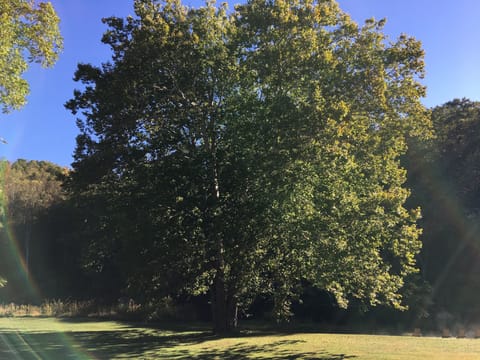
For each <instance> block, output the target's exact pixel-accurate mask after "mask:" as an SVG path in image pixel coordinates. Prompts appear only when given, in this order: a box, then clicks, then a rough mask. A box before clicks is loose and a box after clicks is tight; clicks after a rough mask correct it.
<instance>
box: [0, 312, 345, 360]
mask: <svg viewBox="0 0 480 360" xmlns="http://www.w3.org/2000/svg"><path fill="white" fill-rule="evenodd" d="M68 322H69V321H66V323H68ZM74 323H75V324H79V323H80V322H79V321H75V322H74ZM88 324H89V322H85V327H82V329H83V330H81V331H78V330H75V329H74V328H73V330H72V329H70V328H69V327H68V324H66V327H65V329H66V331H59V330H48V331H47V330H46V331H38V330H37V331H22V330H21V331H16V330H9V329H0V359H26V360H29V359H36V360H38V359H114V358H123V359H176V360H187V359H197V360H207V359H222V360H223V359H225V360H237V359H248V358H250V357H252V358H253V357H254V358H255V359H272V358H274V359H279V360H287V359H291V360H294V359H304V360H340V359H353V358H355V356H352V355H346V354H332V353H329V352H328V351H321V352H315V353H313V352H307V351H302V350H300V351H299V350H298V349H301V343H303V342H304V341H302V340H289V339H284V340H282V337H281V335H280V337H279V338H276V339H273V341H272V342H270V343H268V342H267V343H265V344H263V343H262V344H258V345H257V344H255V343H252V341H250V342H248V341H247V338H248V337H251V336H260V337H261V336H262V335H263V336H267V335H270V334H265V333H263V332H258V333H255V334H251V333H250V334H239V335H238V336H236V337H235V338H231V339H224V340H229V341H230V340H231V341H230V342H227V343H226V344H225V343H223V344H219V343H217V342H215V341H216V340H219V341H221V340H222V339H221V338H219V337H216V336H214V335H212V333H211V332H209V331H208V330H206V329H205V328H204V327H201V328H192V327H179V326H169V327H162V328H161V329H159V328H157V327H144V326H141V327H138V326H136V325H135V324H125V326H122V327H121V328H120V329H115V328H114V329H112V330H102V329H100V330H93V329H92V331H90V330H87V331H85V330H84V329H85V328H86V329H88ZM69 329H70V330H69ZM277 335H278V334H277ZM242 339H244V340H242ZM278 339H280V340H278ZM295 345H300V346H298V347H295Z"/></svg>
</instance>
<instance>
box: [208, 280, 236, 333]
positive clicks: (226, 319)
mask: <svg viewBox="0 0 480 360" xmlns="http://www.w3.org/2000/svg"><path fill="white" fill-rule="evenodd" d="M212 290H213V291H212V317H213V328H214V332H215V334H218V335H225V334H229V333H232V332H234V331H235V330H236V329H237V326H238V305H237V299H236V297H234V296H229V295H228V291H227V289H226V284H225V279H224V277H223V275H222V271H219V272H217V276H215V279H214V283H213V289H212Z"/></svg>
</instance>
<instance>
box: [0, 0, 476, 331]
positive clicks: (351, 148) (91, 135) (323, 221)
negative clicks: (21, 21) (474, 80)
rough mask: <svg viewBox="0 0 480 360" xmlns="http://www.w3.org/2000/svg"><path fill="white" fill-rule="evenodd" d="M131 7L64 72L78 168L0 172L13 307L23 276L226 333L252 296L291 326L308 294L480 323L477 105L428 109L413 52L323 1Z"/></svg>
mask: <svg viewBox="0 0 480 360" xmlns="http://www.w3.org/2000/svg"><path fill="white" fill-rule="evenodd" d="M134 9H135V14H136V15H135V16H134V17H128V18H126V19H121V18H115V17H112V18H108V19H104V22H105V23H106V24H107V25H108V28H109V29H108V30H107V31H106V32H105V34H104V36H103V39H102V42H103V43H105V44H106V45H108V46H110V48H111V51H112V58H111V59H110V60H109V61H108V62H106V63H104V64H102V65H101V66H95V65H91V64H79V66H78V69H77V71H76V73H75V80H76V81H78V82H79V84H80V89H79V90H75V92H74V96H73V98H72V99H71V100H70V101H68V102H67V104H66V107H67V109H69V110H70V111H71V112H72V113H73V114H74V115H75V116H76V121H77V125H78V128H79V135H78V137H77V146H76V150H75V154H74V162H73V164H72V169H69V170H68V171H66V170H62V169H60V168H58V167H57V166H55V165H53V164H49V163H45V162H26V161H17V162H15V163H13V164H9V163H7V162H5V163H4V164H3V168H2V169H3V170H2V174H3V178H4V182H5V184H6V185H5V191H4V194H3V197H4V202H3V204H4V206H3V207H4V211H3V213H4V223H5V224H6V225H7V226H4V229H7V230H9V229H10V230H12V233H13V234H15V237H16V240H17V242H16V243H17V244H22V245H20V247H19V252H20V253H21V254H22V256H23V259H24V263H25V264H24V268H25V279H23V280H21V279H18V280H12V281H10V279H9V277H10V278H12V275H11V274H13V273H15V271H14V270H13V269H14V268H15V264H11V265H9V262H10V263H11V262H12V261H17V259H16V258H15V257H11V256H10V257H8V255H5V256H7V259H5V261H4V262H3V264H5V266H6V270H5V274H6V275H5V277H6V278H7V280H8V281H10V282H9V284H7V286H6V287H4V288H3V289H2V290H1V291H2V292H3V294H4V296H5V297H6V298H8V297H10V298H12V297H13V298H14V297H18V296H19V294H22V292H21V291H18V290H12V289H14V286H19V287H20V288H22V289H28V286H24V285H25V284H26V285H28V281H29V276H36V277H37V279H36V281H37V283H38V284H40V287H41V288H42V291H44V292H45V294H48V296H78V297H82V296H83V297H89V296H91V297H97V298H103V299H107V300H108V299H109V300H110V301H114V299H116V298H118V297H120V296H123V295H127V296H131V297H132V298H135V299H138V301H140V302H145V301H149V300H152V299H161V298H165V297H171V298H174V299H177V300H178V301H193V299H195V298H199V297H203V298H205V297H206V298H208V299H209V300H208V302H209V304H210V307H211V310H212V312H211V314H212V320H213V324H214V328H215V331H217V332H219V333H222V332H227V331H230V330H232V329H234V328H235V327H236V324H237V319H238V317H239V314H240V315H242V314H244V313H245V312H247V311H249V309H251V307H252V304H255V302H256V301H258V299H259V298H264V299H269V301H270V303H271V312H272V314H273V316H274V317H275V318H277V319H288V318H289V317H290V316H292V311H293V312H295V306H292V304H299V299H302V297H305V294H306V292H307V290H308V289H310V290H309V291H312V289H322V290H323V291H326V292H327V293H328V294H331V296H332V297H333V298H334V299H335V300H334V301H333V303H334V305H335V306H338V307H347V306H348V305H349V304H352V303H354V304H359V306H361V307H362V308H370V307H376V306H383V305H385V306H390V307H393V308H395V309H397V310H406V309H407V308H408V307H409V308H410V309H411V311H416V314H417V315H418V316H425V315H426V314H427V312H428V311H430V310H431V309H433V308H434V307H433V306H436V307H438V308H440V307H441V308H442V309H445V310H450V311H452V312H456V313H458V315H459V316H467V315H472V314H474V313H475V312H476V311H478V310H477V307H476V305H475V302H474V297H472V292H473V291H474V290H473V289H474V287H475V286H476V285H475V284H476V278H475V276H474V272H473V270H472V269H473V267H474V266H475V264H476V257H475V254H476V249H477V248H476V241H475V238H476V226H475V219H476V216H477V209H476V207H475V204H476V196H477V193H476V192H477V184H476V182H475V181H476V175H475V174H476V171H477V170H476V166H477V165H476V161H475V160H476V159H475V156H476V155H475V154H476V151H475V150H476V149H475V135H476V118H477V116H478V103H475V102H471V101H468V100H465V99H464V100H455V101H452V102H450V103H447V104H445V105H442V106H439V107H437V108H435V109H433V110H432V111H429V110H427V109H425V108H424V107H423V105H422V104H421V102H420V100H421V98H422V97H423V96H425V88H424V87H423V86H422V85H421V83H420V80H421V78H422V77H423V75H424V62H423V55H424V53H423V50H422V48H421V45H420V43H419V42H418V41H417V40H415V39H413V38H411V37H408V36H406V35H402V36H400V37H399V38H398V39H390V38H388V37H387V36H386V35H385V34H384V32H383V26H384V23H385V22H384V21H383V20H381V21H375V20H367V21H366V22H365V24H364V25H362V26H359V25H358V24H356V23H355V22H353V21H352V20H351V18H350V17H349V16H348V14H346V13H344V12H343V11H342V10H341V9H340V8H339V7H338V4H337V3H336V2H335V1H330V0H328V1H327V0H320V1H310V0H301V1H300V0H285V1H284V0H280V1H271V2H264V1H260V0H250V1H248V2H246V3H245V4H243V5H239V6H236V7H235V9H233V10H229V9H228V8H227V6H226V5H221V6H216V5H215V4H214V3H213V2H207V4H206V5H205V6H203V7H200V8H189V7H186V6H184V5H183V4H182V3H181V2H180V1H178V0H166V1H155V0H137V1H135V2H134ZM35 189H37V190H35ZM46 224H49V225H46ZM422 229H423V234H422ZM7 230H5V231H4V233H3V240H2V241H3V242H2V244H3V246H6V247H8V246H11V241H12V239H11V236H10V234H9V232H8V231H7ZM422 242H423V248H422ZM2 254H8V252H3V251H2ZM465 259H467V261H465ZM34 269H35V271H34ZM9 274H10V275H9ZM12 279H14V277H13V278H12ZM21 281H24V285H18V284H21ZM16 284H17V285H16ZM452 286H456V289H458V291H459V293H461V294H462V296H460V297H455V298H454V299H452V298H451V297H450V296H449V294H451V289H452ZM9 289H10V290H9ZM9 291H10V293H9ZM21 296H24V297H25V298H28V296H31V295H29V294H22V295H21ZM19 301H21V299H19ZM432 304H434V305H432ZM469 311H471V312H472V313H471V314H470V313H469ZM417 315H416V316H417Z"/></svg>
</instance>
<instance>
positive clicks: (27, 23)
mask: <svg viewBox="0 0 480 360" xmlns="http://www.w3.org/2000/svg"><path fill="white" fill-rule="evenodd" d="M58 23H59V19H58V17H57V14H56V13H55V10H54V9H53V7H52V4H51V3H50V2H36V1H33V0H0V29H2V30H1V36H0V106H1V107H2V110H3V112H8V111H10V110H13V109H19V108H20V107H22V106H23V105H24V104H25V102H26V99H25V97H26V95H27V94H28V92H29V87H28V82H27V81H26V80H25V79H24V78H22V75H23V73H24V72H25V71H26V70H27V68H28V63H32V62H36V63H40V64H41V65H42V66H45V67H50V66H52V65H53V64H54V63H55V61H56V60H57V58H58V54H59V52H60V50H61V48H62V37H61V36H60V32H59V28H58Z"/></svg>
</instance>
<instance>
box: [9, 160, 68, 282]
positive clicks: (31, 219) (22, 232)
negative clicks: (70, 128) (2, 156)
mask: <svg viewBox="0 0 480 360" xmlns="http://www.w3.org/2000/svg"><path fill="white" fill-rule="evenodd" d="M2 168H3V172H2V184H3V205H4V211H5V214H4V225H5V227H7V228H8V232H7V233H6V234H4V236H7V237H12V238H11V239H10V240H9V241H15V240H17V241H19V242H20V243H19V244H18V249H19V250H21V253H20V254H16V255H21V256H23V258H24V263H25V267H26V268H25V271H26V274H27V276H28V277H30V273H31V270H32V263H34V262H35V263H37V264H38V263H39V262H40V258H41V257H43V256H45V254H46V253H47V252H46V251H43V250H44V249H45V248H47V247H48V244H47V242H48V241H49V239H48V236H45V232H44V231H41V229H42V226H40V223H41V220H44V219H45V217H46V213H47V212H49V211H51V209H52V208H53V207H54V206H56V205H58V204H59V203H61V202H63V201H64V200H65V192H64V191H63V189H62V182H63V178H64V177H65V176H66V170H65V169H63V168H62V167H60V166H57V165H54V164H52V163H50V162H46V161H26V160H17V161H16V162H14V163H12V164H10V163H8V162H6V161H4V162H3V163H2ZM43 228H44V227H43ZM52 232H53V231H52V229H51V230H50V233H52ZM32 243H34V244H33V246H32ZM32 248H33V249H32ZM32 250H34V251H32ZM8 254H10V252H8V251H7V252H6V254H4V255H3V256H5V257H7V256H11V254H10V255H8ZM33 254H35V255H36V256H37V257H38V259H35V260H36V261H34V259H32V255H33ZM15 260H16V259H5V258H4V259H3V262H10V263H12V264H13V262H14V261H15ZM12 266H16V265H15V264H13V265H12ZM37 270H38V267H37ZM10 272H11V273H13V274H15V273H16V272H17V273H18V269H10ZM37 275H39V274H38V271H37ZM7 280H9V282H10V283H11V285H12V286H15V285H16V286H17V287H20V284H18V281H20V280H18V279H17V284H13V281H10V280H11V279H8V277H7ZM26 280H27V281H28V280H29V278H27V279H26Z"/></svg>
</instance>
